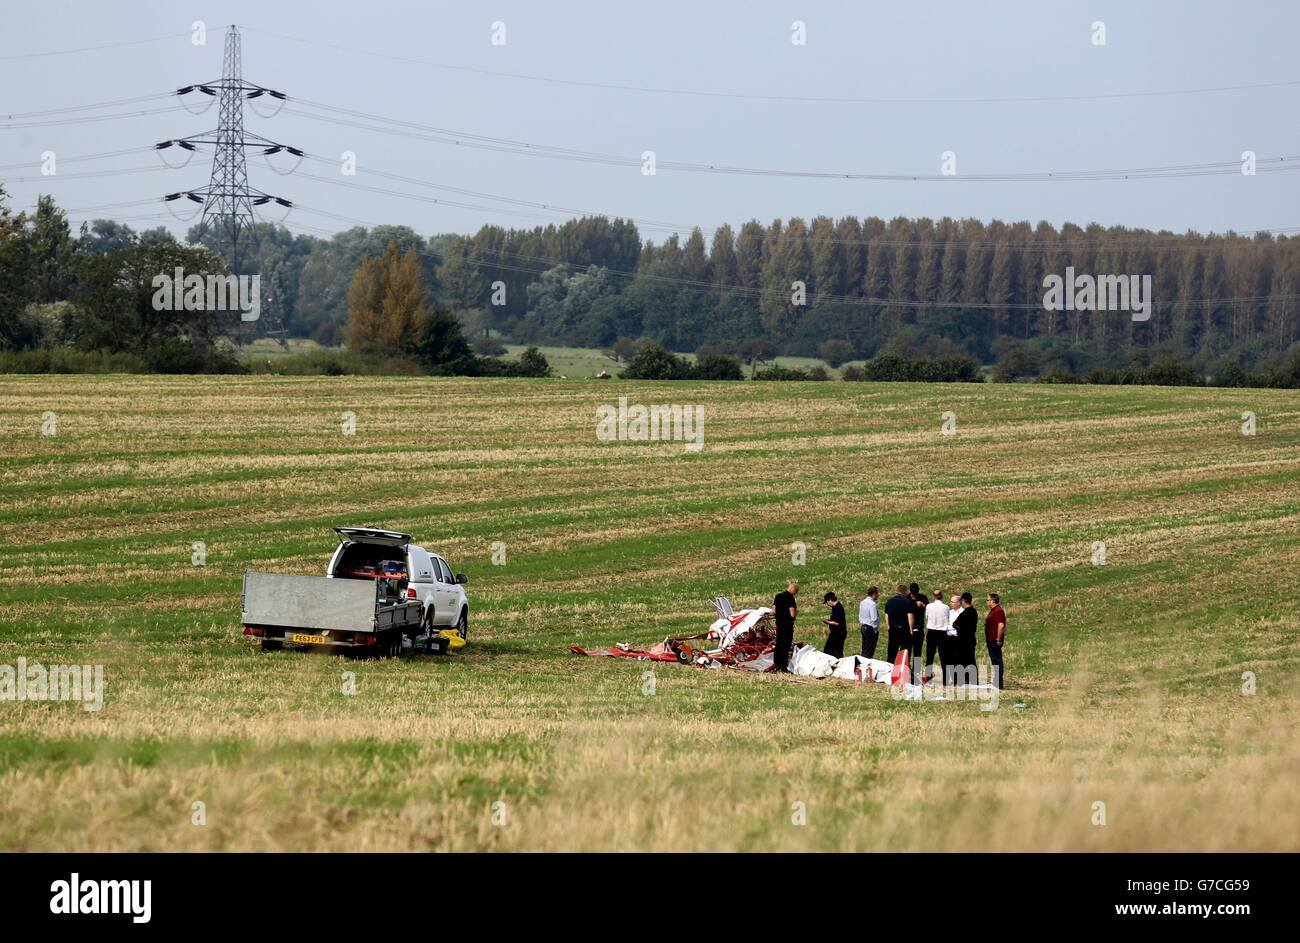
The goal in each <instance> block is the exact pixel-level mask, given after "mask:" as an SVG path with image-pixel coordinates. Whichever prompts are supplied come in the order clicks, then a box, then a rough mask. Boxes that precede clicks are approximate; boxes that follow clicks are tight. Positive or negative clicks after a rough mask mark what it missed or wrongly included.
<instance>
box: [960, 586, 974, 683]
mask: <svg viewBox="0 0 1300 943" xmlns="http://www.w3.org/2000/svg"><path fill="white" fill-rule="evenodd" d="M979 618H980V616H979V613H978V612H976V611H975V603H974V600H973V599H972V598H971V594H970V593H962V594H961V612H959V613H957V621H956V623H955V625H956V629H957V646H956V647H957V652H958V655H957V670H958V672H960V673H961V674H962V675H963V676H964V678H963V679H962V681H963V683H966V684H976V683H978V682H979V669H978V668H977V667H976V664H975V634H976V632H977V631H978V627H979Z"/></svg>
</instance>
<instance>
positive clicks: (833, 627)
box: [822, 593, 849, 658]
mask: <svg viewBox="0 0 1300 943" xmlns="http://www.w3.org/2000/svg"><path fill="white" fill-rule="evenodd" d="M822 602H824V603H825V604H826V605H828V606H830V607H831V617H830V618H829V619H822V622H824V623H825V624H826V630H827V631H826V647H825V648H823V649H822V651H824V652H825V653H826V654H827V655H830V656H831V657H832V658H843V657H844V640H845V639H846V638H848V637H849V628H848V625H847V624H846V623H845V621H844V606H843V605H841V603H840V601H839V598H838V597H837V596H836V595H835V594H834V593H827V594H826V595H825V596H823V597H822Z"/></svg>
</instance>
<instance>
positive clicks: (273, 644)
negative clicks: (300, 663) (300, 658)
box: [262, 638, 284, 652]
mask: <svg viewBox="0 0 1300 943" xmlns="http://www.w3.org/2000/svg"><path fill="white" fill-rule="evenodd" d="M282 648H284V642H281V641H280V640H279V639H269V638H264V639H262V651H264V652H278V651H280V650H281V649H282Z"/></svg>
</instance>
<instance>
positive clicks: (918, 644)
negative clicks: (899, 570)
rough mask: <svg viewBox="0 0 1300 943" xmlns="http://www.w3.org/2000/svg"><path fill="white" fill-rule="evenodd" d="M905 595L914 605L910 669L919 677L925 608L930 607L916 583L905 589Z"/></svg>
mask: <svg viewBox="0 0 1300 943" xmlns="http://www.w3.org/2000/svg"><path fill="white" fill-rule="evenodd" d="M907 594H908V595H909V596H911V597H912V602H914V603H916V623H915V625H914V626H913V631H912V669H913V671H914V672H915V673H916V674H917V676H918V677H919V676H920V671H921V654H922V652H921V650H922V649H923V648H924V647H925V607H926V606H928V605H930V597H929V596H927V595H926V594H925V593H923V592H921V587H920V586H918V585H917V584H916V583H913V584H912V585H911V586H909V587H907Z"/></svg>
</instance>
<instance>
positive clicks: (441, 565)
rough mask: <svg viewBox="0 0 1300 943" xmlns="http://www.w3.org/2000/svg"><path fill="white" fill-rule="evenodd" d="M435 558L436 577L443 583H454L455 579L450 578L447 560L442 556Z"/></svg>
mask: <svg viewBox="0 0 1300 943" xmlns="http://www.w3.org/2000/svg"><path fill="white" fill-rule="evenodd" d="M436 560H437V563H438V579H440V580H441V581H442V582H444V583H454V582H455V580H454V579H452V576H451V569H450V568H449V567H448V566H447V561H446V560H444V559H442V557H437V558H436Z"/></svg>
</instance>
